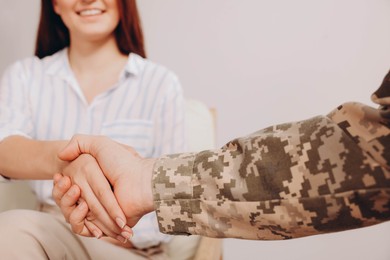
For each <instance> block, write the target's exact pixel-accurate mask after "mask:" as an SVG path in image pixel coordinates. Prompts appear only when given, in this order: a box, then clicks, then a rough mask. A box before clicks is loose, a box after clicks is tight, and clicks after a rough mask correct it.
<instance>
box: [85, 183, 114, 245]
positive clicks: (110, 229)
mask: <svg viewBox="0 0 390 260" xmlns="http://www.w3.org/2000/svg"><path fill="white" fill-rule="evenodd" d="M78 185H79V186H80V188H81V190H82V198H84V199H85V201H86V202H87V204H88V207H89V209H90V213H89V214H88V215H87V219H88V220H89V221H92V222H94V223H96V224H97V225H98V227H99V228H100V229H101V230H102V231H103V233H104V234H106V235H107V236H110V237H113V238H116V237H117V236H118V235H119V234H120V233H121V229H120V228H119V227H118V226H117V224H116V223H115V222H114V220H113V219H111V217H110V216H109V215H108V213H107V212H106V210H105V209H104V207H103V206H102V205H101V204H100V202H99V200H98V199H97V198H96V196H95V194H94V193H93V191H92V189H91V188H90V186H89V185H87V184H86V183H78Z"/></svg>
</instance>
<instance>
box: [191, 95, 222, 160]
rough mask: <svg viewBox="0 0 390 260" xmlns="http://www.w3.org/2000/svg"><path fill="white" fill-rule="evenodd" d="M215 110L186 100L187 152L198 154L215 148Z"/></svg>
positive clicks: (194, 101) (198, 102)
mask: <svg viewBox="0 0 390 260" xmlns="http://www.w3.org/2000/svg"><path fill="white" fill-rule="evenodd" d="M215 114H216V113H215V110H214V109H210V108H208V107H207V106H206V105H205V104H204V103H202V102H201V101H198V100H194V99H187V100H186V131H187V137H188V150H189V151H191V152H198V151H202V150H206V149H214V148H215V146H216V140H215V139H216V138H215V137H216V128H215V125H216V124H215V120H216V118H215V116H216V115H215Z"/></svg>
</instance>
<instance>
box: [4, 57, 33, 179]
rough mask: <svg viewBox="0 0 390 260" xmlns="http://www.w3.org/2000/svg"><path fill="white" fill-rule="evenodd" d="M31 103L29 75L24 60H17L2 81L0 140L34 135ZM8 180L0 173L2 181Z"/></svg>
mask: <svg viewBox="0 0 390 260" xmlns="http://www.w3.org/2000/svg"><path fill="white" fill-rule="evenodd" d="M29 104H30V103H29V100H28V84H27V75H26V72H25V70H24V69H23V65H22V62H16V63H15V64H13V65H11V66H10V67H9V68H8V69H7V70H6V71H5V73H4V75H3V77H2V79H1V82H0V142H1V141H2V140H3V139H4V138H6V137H8V136H11V135H21V136H25V137H27V138H30V137H31V136H32V134H33V124H32V120H31V110H30V105H29ZM0 174H1V173H0ZM6 180H8V179H6V178H4V177H2V176H1V175H0V182H1V181H6Z"/></svg>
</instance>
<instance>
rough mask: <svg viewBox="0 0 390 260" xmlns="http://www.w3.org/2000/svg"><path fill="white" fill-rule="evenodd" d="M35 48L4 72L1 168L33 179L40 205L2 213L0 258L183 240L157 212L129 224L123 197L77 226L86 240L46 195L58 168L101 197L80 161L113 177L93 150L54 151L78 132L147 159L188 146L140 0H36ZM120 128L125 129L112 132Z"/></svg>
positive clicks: (153, 250) (131, 250) (159, 253)
mask: <svg viewBox="0 0 390 260" xmlns="http://www.w3.org/2000/svg"><path fill="white" fill-rule="evenodd" d="M35 55H36V56H35V57H29V58H26V59H23V60H20V61H17V62H15V63H14V64H13V65H11V66H9V67H8V69H7V70H6V71H5V74H4V75H3V78H2V80H1V85H0V141H1V142H0V161H1V165H0V173H1V175H3V176H4V177H6V179H25V180H33V181H31V186H32V188H33V190H34V192H35V193H36V194H37V197H38V200H39V203H40V207H39V211H20V210H15V211H9V212H5V213H2V214H0V229H1V230H2V236H1V237H0V250H1V252H2V253H1V256H2V257H3V258H7V259H15V258H24V259H31V258H32V259H41V258H46V257H49V258H50V259H63V258H67V259H76V258H77V259H107V258H110V257H112V256H115V258H116V259H118V258H119V259H121V258H125V259H140V258H141V259H143V258H145V257H149V258H154V257H155V258H158V257H164V256H165V255H166V248H167V247H168V246H167V245H168V243H172V242H174V244H176V245H177V244H178V239H179V240H180V239H181V240H183V241H186V240H185V239H186V238H178V239H176V238H175V239H172V238H171V237H170V236H168V235H162V234H161V233H160V232H159V230H158V226H157V221H156V215H155V214H150V215H148V216H145V217H144V218H142V219H141V220H140V222H139V223H138V224H137V226H135V227H134V229H133V230H132V229H131V228H130V227H129V226H127V225H126V222H127V218H126V216H125V215H124V213H123V212H122V210H121V207H120V206H121V205H119V204H118V203H113V204H112V205H110V207H111V209H113V210H114V211H115V213H114V214H111V213H108V209H106V208H104V207H103V206H102V205H101V204H100V203H99V206H97V207H95V208H91V209H90V210H91V211H90V215H89V218H88V220H86V221H85V224H86V228H85V229H84V230H78V231H76V230H74V231H75V232H77V233H79V234H82V235H84V236H94V237H97V238H101V237H102V236H104V238H103V239H100V240H97V239H91V238H83V237H80V236H78V235H76V234H74V233H72V230H71V229H70V228H69V227H68V226H67V225H64V224H65V222H64V221H63V218H58V217H59V216H60V212H59V211H58V209H57V207H56V206H54V202H53V199H52V196H51V192H52V181H51V179H52V177H53V175H54V174H55V173H58V172H59V173H62V174H64V175H68V176H70V177H71V179H72V181H73V182H74V183H76V184H78V185H80V187H83V200H85V201H86V202H87V203H91V202H96V201H98V197H99V194H100V193H99V192H100V191H99V190H94V189H93V188H91V187H89V185H88V184H87V182H86V177H87V176H86V175H85V170H86V169H94V172H95V174H94V176H93V180H94V182H98V183H100V184H101V185H102V186H105V187H107V186H108V185H109V183H108V182H107V180H106V178H105V177H104V175H103V173H102V171H101V169H100V167H99V165H98V164H97V162H96V160H95V159H94V158H92V157H90V156H87V155H86V156H83V157H82V158H80V160H79V159H78V160H75V161H73V162H71V163H65V162H63V161H61V160H59V159H58V157H57V153H58V151H60V150H61V149H62V148H63V146H64V145H65V144H66V143H67V142H68V140H69V139H70V137H71V136H73V135H74V134H76V133H84V134H100V135H106V136H108V137H110V138H113V139H117V140H118V141H119V142H121V143H123V144H124V145H130V146H136V147H137V148H138V149H139V153H140V154H141V155H142V156H148V157H156V156H159V155H161V154H166V153H176V152H181V151H184V150H185V149H186V141H185V138H184V137H185V133H184V132H185V126H184V98H183V94H182V89H181V86H180V82H179V80H178V79H177V77H176V75H175V74H174V73H173V72H171V71H170V70H168V69H167V68H165V67H163V66H160V65H158V64H155V63H153V62H151V61H149V60H147V59H146V54H145V50H144V40H143V34H142V29H141V26H140V19H139V15H138V11H137V6H136V1H135V0H89V1H87V0H54V1H52V0H42V5H41V19H40V23H39V28H38V35H37V41H36V52H35ZM116 128H121V129H128V130H129V131H130V132H125V133H123V134H121V135H120V136H118V133H117V132H116V130H115V129H116ZM110 196H111V198H112V199H114V201H116V200H115V198H114V194H111V195H110ZM44 213H50V214H49V215H48V214H44ZM95 216H103V217H102V218H101V219H103V220H97V218H95ZM22 219H23V220H22ZM22 222H23V225H21V224H20V223H22ZM43 226H44V228H43ZM27 234H28V235H27ZM133 235H134V236H133ZM106 236H108V237H110V238H108V237H106ZM112 238H114V239H112ZM118 241H120V243H119V242H118ZM192 241H193V239H192ZM37 242H38V244H39V245H40V246H37ZM109 242H110V243H109ZM15 245H18V250H15V248H14V247H15ZM20 245H21V246H20ZM64 248H65V250H64ZM140 252H143V254H144V256H143V257H141V256H139V253H140ZM145 254H146V255H145ZM179 257H180V259H183V257H184V259H185V256H183V255H181V256H179ZM170 258H171V259H175V257H174V256H170Z"/></svg>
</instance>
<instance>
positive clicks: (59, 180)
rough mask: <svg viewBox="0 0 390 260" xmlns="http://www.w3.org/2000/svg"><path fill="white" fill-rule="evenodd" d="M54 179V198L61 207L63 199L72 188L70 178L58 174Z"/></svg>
mask: <svg viewBox="0 0 390 260" xmlns="http://www.w3.org/2000/svg"><path fill="white" fill-rule="evenodd" d="M54 177H55V183H54V186H53V190H52V196H53V198H54V201H55V202H56V204H57V205H58V206H60V204H61V199H62V197H63V196H64V195H65V193H66V192H67V191H68V190H69V189H70V187H71V181H70V179H69V177H67V176H65V177H63V176H62V175H61V174H56V175H55V176H54Z"/></svg>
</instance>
